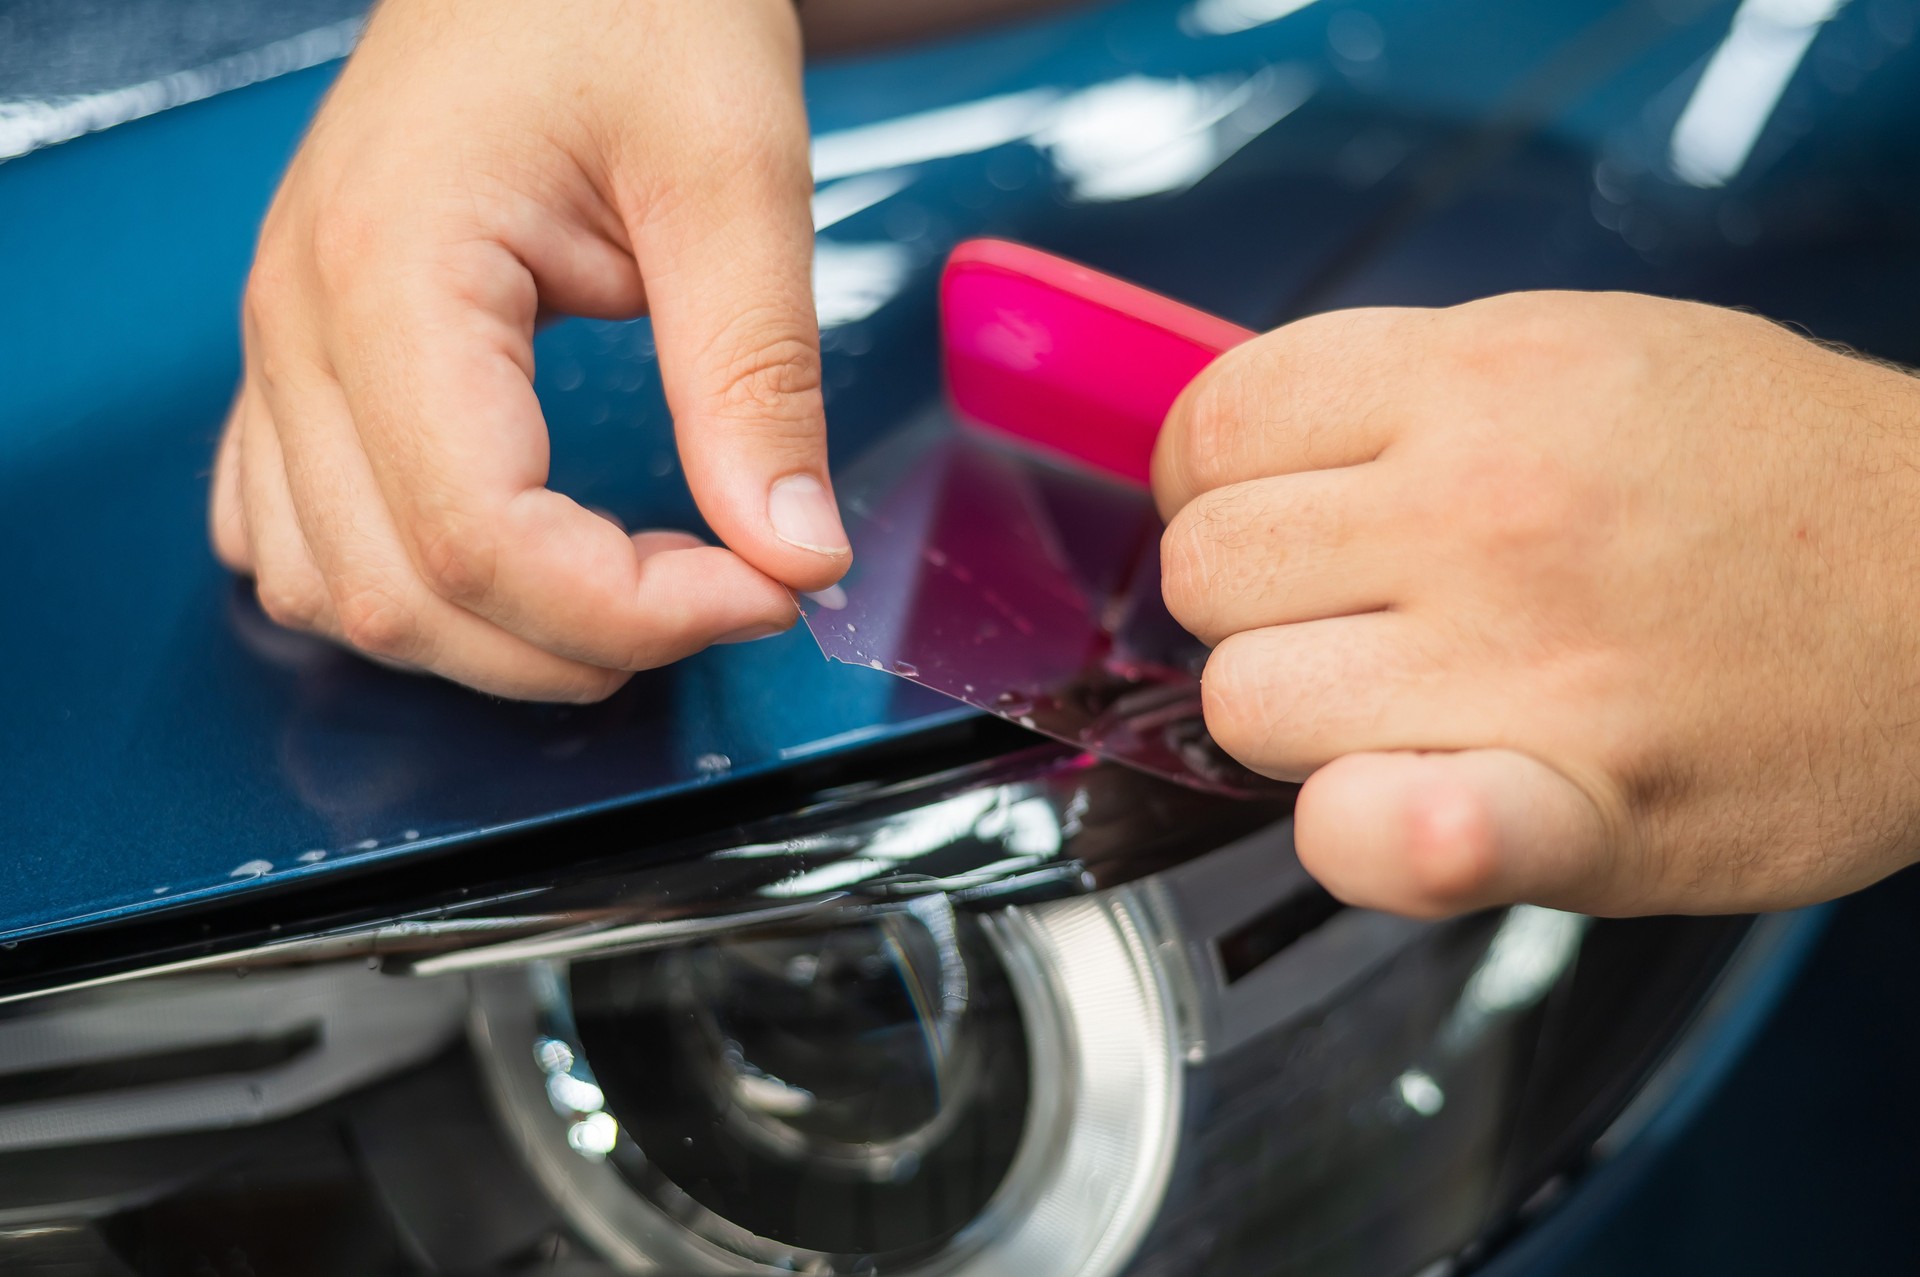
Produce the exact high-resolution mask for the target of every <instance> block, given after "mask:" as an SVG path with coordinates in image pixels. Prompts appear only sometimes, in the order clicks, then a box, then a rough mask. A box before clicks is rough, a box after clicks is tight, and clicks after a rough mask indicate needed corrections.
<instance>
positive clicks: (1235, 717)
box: [1200, 635, 1269, 765]
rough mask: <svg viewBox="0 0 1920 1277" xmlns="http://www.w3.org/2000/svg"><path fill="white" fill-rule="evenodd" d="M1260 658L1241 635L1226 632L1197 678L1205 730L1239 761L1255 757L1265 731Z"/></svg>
mask: <svg viewBox="0 0 1920 1277" xmlns="http://www.w3.org/2000/svg"><path fill="white" fill-rule="evenodd" d="M1264 683H1265V680H1264V677H1263V674H1262V670H1261V662H1260V661H1259V660H1258V657H1257V654H1256V653H1255V652H1254V651H1253V649H1252V648H1251V647H1250V646H1249V645H1248V644H1246V643H1245V642H1243V641H1242V636H1239V635H1230V636H1228V637H1227V638H1226V639H1225V640H1223V641H1222V642H1221V643H1220V645H1219V646H1218V647H1216V648H1214V649H1213V653H1212V655H1211V656H1209V657H1208V658H1207V668H1206V672H1205V673H1204V674H1203V675H1202V677H1201V679H1200V700H1201V709H1202V712H1203V713H1204V714H1205V716H1206V720H1207V730H1208V732H1209V733H1211V734H1212V736H1213V739H1214V742H1215V743H1216V744H1218V745H1219V746H1220V748H1222V749H1224V750H1226V751H1227V752H1228V753H1229V754H1232V755H1233V756H1234V757H1235V758H1238V759H1239V760H1240V761H1241V762H1243V763H1249V765H1252V763H1251V762H1250V760H1255V759H1257V758H1258V756H1259V755H1260V753H1261V752H1262V750H1263V749H1264V747H1265V744H1266V740H1267V737H1268V734H1269V728H1268V723H1267V721H1266V720H1267V718H1268V711H1267V709H1266V708H1265V706H1266V695H1265V688H1264Z"/></svg>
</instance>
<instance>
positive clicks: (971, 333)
mask: <svg viewBox="0 0 1920 1277" xmlns="http://www.w3.org/2000/svg"><path fill="white" fill-rule="evenodd" d="M940 314H941V322H942V327H943V329H944V338H945V345H946V363H947V385H948V388H949V390H950V392H951V394H952V396H953V402H954V405H955V406H956V407H957V408H959V410H960V411H961V412H962V413H963V414H964V415H966V416H968V417H970V418H972V419H973V420H975V421H977V422H979V423H980V424H982V425H984V426H988V427H991V428H992V429H995V430H998V431H1000V432H1001V433H1003V434H1007V435H1011V436H1013V437H1014V438H1016V439H1020V440H1024V441H1025V442H1027V443H1029V444H1033V445H1036V446H1038V447H1040V448H1044V449H1047V450H1049V451H1052V452H1056V453H1062V454H1065V455H1066V456H1068V457H1071V458H1073V459H1074V460H1076V461H1079V462H1081V463H1083V464H1085V465H1089V466H1093V467H1095V468H1097V469H1099V470H1103V471H1105V472H1107V473H1108V474H1112V475H1116V476H1118V477H1120V478H1122V479H1126V480H1128V481H1130V482H1133V483H1138V484H1145V483H1146V482H1147V474H1148V467H1149V464H1150V462H1151V461H1152V459H1153V441H1154V437H1155V436H1156V435H1158V434H1159V433H1160V423H1161V422H1162V421H1163V420H1164V419H1165V418H1166V415H1167V409H1169V408H1171V407H1172V406H1173V401H1174V400H1175V399H1177V398H1178V397H1179V395H1180V392H1181V390H1183V389H1184V388H1185V387H1186V385H1187V383H1188V382H1190V381H1192V380H1193V378H1194V376H1195V375H1196V374H1197V373H1199V371H1200V370H1201V369H1202V368H1205V367H1206V366H1207V364H1208V363H1210V362H1212V360H1213V359H1214V357H1215V356H1217V355H1219V354H1220V353H1221V352H1222V351H1224V350H1228V349H1230V348H1232V347H1234V346H1237V345H1239V344H1240V343H1241V342H1243V341H1246V340H1247V339H1248V338H1250V337H1252V336H1253V335H1254V334H1253V333H1252V332H1250V331H1248V330H1247V329H1245V328H1242V327H1240V326H1239V325H1237V324H1230V323H1228V322H1227V321H1226V320H1224V319H1220V318H1218V317H1217V316H1214V315H1209V314H1207V313H1206V312H1205V311H1200V310H1195V309H1194V308H1193V307H1191V306H1185V305H1182V304H1181V303H1179V302H1177V301H1174V300H1172V299H1171V298H1168V297H1162V296H1161V295H1160V294H1158V293H1153V292H1149V291H1147V290H1146V289H1144V288H1141V287H1138V286H1137V285H1134V284H1129V283H1126V282H1125V281H1123V280H1118V279H1114V278H1113V277H1111V276H1109V275H1102V274H1100V273H1099V272H1098V271H1093V270H1089V269H1087V268H1086V267H1085V266H1081V265H1078V264H1076V263H1074V262H1070V261H1067V260H1065V259H1063V258H1059V257H1055V256H1053V255H1051V254H1049V253H1043V252H1041V251H1040V250H1039V249H1036V248H1027V247H1025V246H1024V245H1020V244H1011V243H1008V242H1006V241H1004V240H993V239H975V240H968V241H967V242H966V243H963V244H961V245H960V246H959V247H958V248H956V249H954V250H953V255H952V256H951V257H950V258H948V260H947V269H946V273H945V275H944V276H943V277H942V278H941V281H940Z"/></svg>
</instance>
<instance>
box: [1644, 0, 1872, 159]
mask: <svg viewBox="0 0 1920 1277" xmlns="http://www.w3.org/2000/svg"><path fill="white" fill-rule="evenodd" d="M1846 4H1847V0H1745V2H1744V3H1743V4H1741V6H1740V8H1739V9H1738V10H1737V11H1735V13H1734V15H1733V25H1732V26H1731V27H1730V28H1729V29H1728V31H1727V36H1726V39H1724V40H1722V41H1721V42H1720V47H1719V48H1717V49H1715V50H1714V51H1713V56H1712V57H1711V58H1709V59H1708V61H1707V68H1706V70H1705V71H1703V72H1702V73H1701V75H1700V82H1699V83H1698V84H1696V85H1695V86H1694V89H1693V96H1692V97H1691V98H1689V99H1688V100H1687V105H1686V106H1685V107H1684V108H1683V109H1682V110H1681V112H1680V118H1679V120H1678V121H1676V122H1675V123H1674V126H1673V138H1672V141H1671V142H1670V144H1669V149H1668V159H1669V161H1670V162H1671V163H1672V165H1673V171H1674V174H1675V175H1676V176H1677V177H1679V178H1680V180H1681V181H1683V182H1687V183H1690V184H1691V185H1694V186H1700V187H1714V186H1724V185H1726V183H1727V182H1728V181H1730V180H1732V178H1733V177H1734V175H1735V174H1737V173H1738V172H1739V171H1740V169H1741V168H1742V167H1743V166H1744V165H1745V164H1746V162H1747V157H1748V156H1749V155H1751V154H1752V153H1753V147H1754V143H1756V142H1758V141H1759V140H1760V133H1761V131H1762V130H1763V129H1765V128H1766V124H1767V121H1768V120H1769V119H1770V118H1772V116H1773V111H1774V108H1775V107H1776V106H1777V105H1779V102H1780V95H1781V94H1782V93H1784V92H1786V88H1787V84H1788V83H1789V82H1790V81H1791V80H1792V79H1793V73H1794V71H1795V70H1797V69H1798V68H1799V66H1800V63H1801V61H1802V60H1803V59H1804V58H1805V57H1806V55H1807V49H1808V48H1809V47H1810V46H1811V45H1812V44H1813V38H1814V37H1815V36H1816V35H1818V34H1819V33H1820V28H1821V27H1822V26H1824V25H1825V24H1826V23H1827V22H1828V21H1829V20H1831V19H1832V18H1833V16H1834V15H1835V14H1837V13H1839V12H1840V10H1841V9H1843V8H1845V7H1846Z"/></svg>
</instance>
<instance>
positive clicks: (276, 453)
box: [238, 394, 338, 635]
mask: <svg viewBox="0 0 1920 1277" xmlns="http://www.w3.org/2000/svg"><path fill="white" fill-rule="evenodd" d="M241 405H242V409H241V414H240V418H239V425H240V443H239V455H238V469H239V483H240V490H241V495H242V499H243V500H244V502H245V503H246V511H247V512H246V527H247V542H248V558H249V560H250V561H251V562H252V564H253V574H254V593H255V594H256V595H257V596H258V598H259V600H260V609H261V610H262V611H263V612H265V613H266V614H267V616H268V617H270V618H271V619H272V620H273V621H274V622H275V623H276V624H279V625H283V626H285V627H287V628H288V629H293V630H307V631H311V632H313V633H318V634H327V635H334V634H337V633H338V626H337V625H336V624H335V623H334V618H333V612H332V607H331V604H330V600H329V599H328V596H327V585H326V580H325V578H324V577H322V576H321V575H320V569H319V568H318V567H317V566H316V565H315V564H314V561H313V554H312V552H311V551H310V550H309V549H308V548H307V541H306V537H305V536H304V535H303V534H302V533H301V531H300V524H299V521H298V519H297V518H296V517H295V515H294V511H293V497H292V495H291V494H290V493H289V491H288V488H287V472H286V460H285V458H284V457H283V456H282V455H281V451H280V439H279V435H278V434H277V433H276V431H275V429H274V422H273V419H272V417H271V415H270V414H269V412H268V410H267V407H266V405H265V403H264V402H263V401H262V399H261V398H260V397H259V395H257V394H253V395H246V394H243V395H242V398H241Z"/></svg>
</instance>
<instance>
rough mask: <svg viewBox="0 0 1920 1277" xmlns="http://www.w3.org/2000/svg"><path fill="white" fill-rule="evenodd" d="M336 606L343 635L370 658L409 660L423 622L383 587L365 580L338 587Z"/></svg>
mask: <svg viewBox="0 0 1920 1277" xmlns="http://www.w3.org/2000/svg"><path fill="white" fill-rule="evenodd" d="M334 606H335V608H336V609H337V611H338V614H339V617H340V635H341V637H342V638H344V639H345V640H346V641H347V642H348V643H349V644H351V645H352V646H353V647H355V648H357V649H359V650H360V651H362V652H365V653H367V654H368V655H370V656H383V657H386V658H388V659H390V660H397V661H404V660H407V659H409V658H410V657H411V656H412V655H413V653H414V651H415V649H416V648H417V646H418V644H419V638H420V622H419V618H418V617H417V616H415V615H414V613H413V611H412V609H410V608H408V607H407V606H406V605H405V604H404V603H402V602H401V601H400V600H399V599H397V598H395V597H394V595H393V593H392V592H391V591H390V590H388V589H387V588H386V587H385V586H384V585H381V584H379V583H376V582H370V581H363V582H353V583H350V584H343V585H342V586H340V587H339V590H338V596H337V598H336V599H335V602H334Z"/></svg>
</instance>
